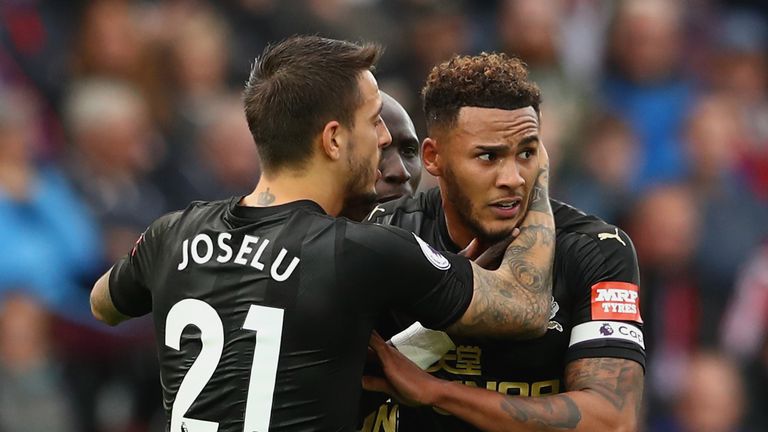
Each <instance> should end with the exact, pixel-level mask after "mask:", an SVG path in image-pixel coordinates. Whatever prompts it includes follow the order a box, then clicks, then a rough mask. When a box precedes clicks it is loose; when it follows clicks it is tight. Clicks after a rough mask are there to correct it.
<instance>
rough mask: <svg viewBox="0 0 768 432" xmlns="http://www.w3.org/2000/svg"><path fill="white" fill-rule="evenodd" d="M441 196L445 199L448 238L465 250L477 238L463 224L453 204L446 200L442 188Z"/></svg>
mask: <svg viewBox="0 0 768 432" xmlns="http://www.w3.org/2000/svg"><path fill="white" fill-rule="evenodd" d="M440 194H441V195H442V198H443V199H442V201H443V214H444V215H445V226H446V228H447V229H448V236H449V237H450V238H451V241H452V242H453V244H455V245H456V246H458V247H459V249H464V248H465V247H467V246H468V245H469V243H470V242H471V241H472V239H473V238H474V237H475V236H474V234H473V233H472V231H471V230H470V229H469V227H467V226H466V225H465V224H464V223H463V222H462V220H461V217H460V216H459V212H458V211H457V210H456V207H455V206H454V205H453V203H451V202H450V201H448V200H447V199H446V196H445V195H444V194H443V189H442V188H441V189H440Z"/></svg>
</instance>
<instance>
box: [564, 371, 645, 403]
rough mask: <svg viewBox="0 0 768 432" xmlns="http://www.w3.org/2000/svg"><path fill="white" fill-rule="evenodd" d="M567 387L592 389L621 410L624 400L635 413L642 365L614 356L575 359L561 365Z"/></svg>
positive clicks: (641, 381) (640, 391)
mask: <svg viewBox="0 0 768 432" xmlns="http://www.w3.org/2000/svg"><path fill="white" fill-rule="evenodd" d="M565 385H566V387H567V389H568V390H569V391H572V390H587V391H592V392H594V393H596V394H597V395H599V396H600V397H602V398H603V399H605V400H607V401H608V402H610V403H611V405H613V407H614V408H616V411H619V412H621V411H623V409H624V407H625V406H627V404H634V405H632V408H633V409H634V410H635V412H636V414H637V415H639V412H640V406H641V403H642V394H643V368H642V366H640V364H638V363H637V362H635V361H632V360H627V359H618V358H589V359H581V360H576V361H573V362H571V363H569V364H568V366H567V367H566V369H565Z"/></svg>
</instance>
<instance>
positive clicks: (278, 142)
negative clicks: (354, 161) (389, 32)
mask: <svg viewBox="0 0 768 432" xmlns="http://www.w3.org/2000/svg"><path fill="white" fill-rule="evenodd" d="M380 55H381V48H380V47H379V46H378V45H375V44H355V43H352V42H347V41H341V40H335V39H327V38H322V37H319V36H293V37H290V38H288V39H285V40H283V41H281V42H279V43H276V44H274V45H268V46H267V47H266V48H265V49H264V52H263V53H262V54H261V56H260V57H258V58H256V61H255V62H254V65H253V69H252V70H251V75H250V77H249V78H248V83H247V84H246V86H245V91H244V92H243V100H244V104H245V117H246V119H247V120H248V128H249V129H250V130H251V135H253V139H254V141H255V142H256V147H257V149H258V152H259V157H260V159H261V164H262V169H263V170H264V171H265V172H274V171H276V170H279V169H281V168H284V167H287V166H290V167H294V168H300V167H301V166H303V164H304V163H305V162H306V161H307V160H308V159H309V158H310V156H311V155H312V138H313V137H314V136H315V135H316V134H317V133H319V132H320V130H321V128H322V127H323V125H325V124H326V123H327V122H329V121H331V120H338V121H339V122H340V123H342V124H344V125H345V126H351V125H353V123H354V113H355V110H357V109H358V108H359V107H360V105H361V104H362V96H361V95H360V90H359V88H358V84H357V80H358V77H359V76H360V73H361V72H362V71H364V70H371V69H373V66H374V65H375V63H376V61H377V60H378V58H379V56H380Z"/></svg>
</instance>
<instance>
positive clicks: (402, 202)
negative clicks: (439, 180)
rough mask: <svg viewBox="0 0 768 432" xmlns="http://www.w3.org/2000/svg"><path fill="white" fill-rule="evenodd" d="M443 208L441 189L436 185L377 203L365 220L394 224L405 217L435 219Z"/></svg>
mask: <svg viewBox="0 0 768 432" xmlns="http://www.w3.org/2000/svg"><path fill="white" fill-rule="evenodd" d="M441 209H442V201H441V198H440V189H439V188H437V187H434V188H432V189H429V190H427V191H424V192H419V193H417V194H415V195H413V196H403V197H400V198H398V199H396V200H392V201H389V202H386V203H383V204H379V205H377V206H376V207H375V208H374V209H373V211H371V213H370V214H369V215H368V217H366V218H365V222H369V223H376V224H387V225H392V224H394V223H396V222H398V221H402V220H404V219H413V220H418V221H420V220H422V219H425V218H426V219H434V218H436V217H437V216H438V215H439V214H440V211H441Z"/></svg>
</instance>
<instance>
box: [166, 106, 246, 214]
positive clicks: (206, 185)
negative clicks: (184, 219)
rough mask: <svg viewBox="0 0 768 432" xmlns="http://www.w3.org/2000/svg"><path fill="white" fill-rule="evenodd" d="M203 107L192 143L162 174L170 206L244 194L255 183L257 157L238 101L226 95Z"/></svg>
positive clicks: (183, 205)
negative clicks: (203, 113) (203, 111)
mask: <svg viewBox="0 0 768 432" xmlns="http://www.w3.org/2000/svg"><path fill="white" fill-rule="evenodd" d="M206 108H207V110H206V111H207V113H206V114H205V115H202V116H201V121H200V123H201V125H200V129H199V131H198V133H197V134H196V135H197V136H196V137H195V142H194V143H193V145H192V146H190V147H189V148H187V149H186V151H185V152H183V153H182V154H180V155H179V157H178V158H175V159H174V162H173V165H172V166H171V167H169V169H170V171H171V172H170V173H169V172H168V170H164V171H163V173H162V177H163V178H162V186H163V189H164V191H165V195H166V196H167V198H168V202H169V206H170V208H173V209H181V208H184V207H186V206H187V205H188V204H189V203H190V202H191V201H197V200H206V201H212V200H217V199H224V198H227V197H232V196H236V195H247V194H248V192H249V191H251V190H253V187H254V186H255V185H256V183H258V180H259V175H260V174H259V173H260V169H259V159H258V155H257V153H256V146H254V144H253V137H252V136H251V132H250V131H249V130H248V124H247V123H246V121H245V116H244V115H243V103H242V100H241V99H240V98H239V97H238V96H235V95H229V96H227V97H221V98H219V100H218V101H211V102H210V103H208V104H207V105H206ZM203 119H204V120H203ZM169 174H170V175H169ZM158 184H160V180H159V181H158Z"/></svg>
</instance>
